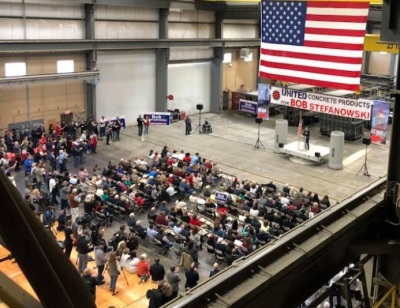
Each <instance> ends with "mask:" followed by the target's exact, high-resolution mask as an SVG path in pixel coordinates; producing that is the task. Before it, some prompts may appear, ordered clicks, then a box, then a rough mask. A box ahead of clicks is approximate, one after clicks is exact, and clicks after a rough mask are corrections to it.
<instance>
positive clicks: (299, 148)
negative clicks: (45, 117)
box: [297, 136, 306, 151]
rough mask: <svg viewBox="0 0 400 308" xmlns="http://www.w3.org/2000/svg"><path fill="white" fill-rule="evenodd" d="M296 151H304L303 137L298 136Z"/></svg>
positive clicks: (304, 140)
mask: <svg viewBox="0 0 400 308" xmlns="http://www.w3.org/2000/svg"><path fill="white" fill-rule="evenodd" d="M297 149H298V150H299V151H306V137H305V136H299V141H298V145H297Z"/></svg>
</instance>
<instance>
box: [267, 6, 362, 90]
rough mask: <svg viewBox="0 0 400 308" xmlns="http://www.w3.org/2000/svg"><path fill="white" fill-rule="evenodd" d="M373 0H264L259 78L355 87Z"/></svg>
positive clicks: (332, 86)
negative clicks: (342, 0) (343, 0)
mask: <svg viewBox="0 0 400 308" xmlns="http://www.w3.org/2000/svg"><path fill="white" fill-rule="evenodd" d="M368 9H369V2H351V1H350V0H349V1H348V2H337V1H301V2H297V1H284V2H282V1H266V0H263V1H262V6H261V18H262V39H261V57H260V76H261V77H264V78H269V79H275V80H280V81H287V82H295V83H303V84H308V85H314V86H318V87H326V88H334V89H343V90H351V91H357V90H358V89H359V84H360V74H361V65H362V56H363V47H364V36H365V27H366V22H367V17H368Z"/></svg>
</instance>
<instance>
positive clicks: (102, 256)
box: [94, 242, 107, 285]
mask: <svg viewBox="0 0 400 308" xmlns="http://www.w3.org/2000/svg"><path fill="white" fill-rule="evenodd" d="M104 248H105V247H104V242H99V244H98V245H97V246H96V248H95V249H94V260H95V261H96V267H97V278H96V279H97V283H98V284H99V285H101V284H104V276H103V272H104V265H105V264H106V262H107V255H106V253H105V252H104Z"/></svg>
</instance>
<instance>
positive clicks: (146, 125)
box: [143, 117, 150, 135]
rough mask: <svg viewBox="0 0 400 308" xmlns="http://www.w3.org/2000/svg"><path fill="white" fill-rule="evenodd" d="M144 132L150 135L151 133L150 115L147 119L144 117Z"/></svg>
mask: <svg viewBox="0 0 400 308" xmlns="http://www.w3.org/2000/svg"><path fill="white" fill-rule="evenodd" d="M143 124H144V134H145V135H148V134H149V126H150V119H149V117H146V118H145V119H144V123H143Z"/></svg>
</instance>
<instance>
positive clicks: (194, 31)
mask: <svg viewBox="0 0 400 308" xmlns="http://www.w3.org/2000/svg"><path fill="white" fill-rule="evenodd" d="M168 37H169V38H178V39H195V38H214V37H215V35H214V25H211V24H190V23H174V22H170V23H169V25H168Z"/></svg>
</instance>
